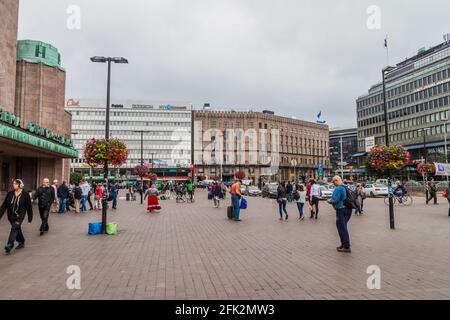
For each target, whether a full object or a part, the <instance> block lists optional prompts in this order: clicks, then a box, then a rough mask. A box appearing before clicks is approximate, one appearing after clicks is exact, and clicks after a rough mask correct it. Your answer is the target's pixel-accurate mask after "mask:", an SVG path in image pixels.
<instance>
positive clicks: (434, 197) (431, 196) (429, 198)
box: [427, 192, 437, 204]
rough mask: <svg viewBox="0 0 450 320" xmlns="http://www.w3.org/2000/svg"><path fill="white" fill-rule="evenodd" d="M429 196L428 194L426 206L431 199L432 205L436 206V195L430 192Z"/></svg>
mask: <svg viewBox="0 0 450 320" xmlns="http://www.w3.org/2000/svg"><path fill="white" fill-rule="evenodd" d="M429 194H430V196H429V197H428V198H427V204H428V202H430V201H431V199H433V201H434V204H437V193H436V192H430V193H429Z"/></svg>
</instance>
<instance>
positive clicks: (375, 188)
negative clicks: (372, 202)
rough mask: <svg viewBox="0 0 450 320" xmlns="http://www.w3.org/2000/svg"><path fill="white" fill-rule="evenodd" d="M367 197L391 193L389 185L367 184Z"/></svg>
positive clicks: (383, 195)
mask: <svg viewBox="0 0 450 320" xmlns="http://www.w3.org/2000/svg"><path fill="white" fill-rule="evenodd" d="M365 193H366V197H372V198H375V197H385V196H387V195H388V194H389V192H388V187H387V186H386V185H384V184H367V185H366V189H365Z"/></svg>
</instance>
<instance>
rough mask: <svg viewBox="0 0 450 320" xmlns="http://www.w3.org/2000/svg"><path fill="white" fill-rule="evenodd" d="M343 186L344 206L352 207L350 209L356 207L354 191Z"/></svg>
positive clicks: (356, 197)
mask: <svg viewBox="0 0 450 320" xmlns="http://www.w3.org/2000/svg"><path fill="white" fill-rule="evenodd" d="M344 188H345V191H346V193H347V197H346V198H345V200H344V206H345V207H346V208H347V209H352V210H353V209H356V208H358V203H357V199H358V196H357V194H356V192H354V191H351V190H350V189H348V188H347V187H344Z"/></svg>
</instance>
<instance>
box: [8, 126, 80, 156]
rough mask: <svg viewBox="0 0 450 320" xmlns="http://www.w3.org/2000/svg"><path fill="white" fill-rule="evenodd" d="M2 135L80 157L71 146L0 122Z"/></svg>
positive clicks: (66, 154)
mask: <svg viewBox="0 0 450 320" xmlns="http://www.w3.org/2000/svg"><path fill="white" fill-rule="evenodd" d="M0 137H4V138H8V139H11V140H14V141H18V142H22V143H25V144H28V145H32V146H35V147H38V148H42V149H46V150H49V151H52V152H56V153H60V154H63V155H65V156H67V157H70V158H78V151H76V150H74V149H72V148H70V147H67V146H63V145H61V144H57V143H55V142H52V141H49V140H46V139H43V138H40V137H37V136H35V135H32V134H31V133H27V132H24V131H22V130H21V129H19V128H15V127H10V126H6V125H4V124H2V123H0Z"/></svg>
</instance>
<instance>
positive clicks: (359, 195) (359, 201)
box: [355, 184, 363, 216]
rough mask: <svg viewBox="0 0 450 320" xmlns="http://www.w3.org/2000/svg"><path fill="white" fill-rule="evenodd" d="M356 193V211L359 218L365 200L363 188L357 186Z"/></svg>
mask: <svg viewBox="0 0 450 320" xmlns="http://www.w3.org/2000/svg"><path fill="white" fill-rule="evenodd" d="M355 192H356V209H355V214H356V215H357V216H360V215H362V201H363V199H362V187H361V185H360V184H358V185H357V186H356V190H355Z"/></svg>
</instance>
